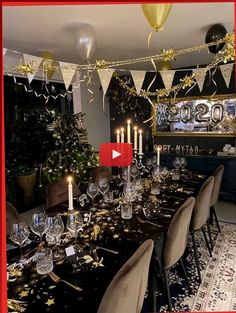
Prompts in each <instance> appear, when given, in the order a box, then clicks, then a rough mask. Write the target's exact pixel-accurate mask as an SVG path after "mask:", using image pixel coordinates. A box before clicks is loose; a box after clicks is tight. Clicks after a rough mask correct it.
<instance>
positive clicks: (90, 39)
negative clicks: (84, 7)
mask: <svg viewBox="0 0 236 313" xmlns="http://www.w3.org/2000/svg"><path fill="white" fill-rule="evenodd" d="M76 48H77V49H78V52H79V55H80V57H81V59H83V60H84V61H88V60H90V59H91V57H92V56H93V55H94V52H95V49H96V34H95V31H94V29H93V27H92V26H90V25H86V24H84V25H81V26H80V28H79V29H78V31H77V38H76Z"/></svg>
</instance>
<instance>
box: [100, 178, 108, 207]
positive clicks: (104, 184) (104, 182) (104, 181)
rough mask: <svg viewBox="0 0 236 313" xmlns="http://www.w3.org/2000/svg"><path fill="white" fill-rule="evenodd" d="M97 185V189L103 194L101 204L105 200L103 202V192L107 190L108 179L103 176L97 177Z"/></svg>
mask: <svg viewBox="0 0 236 313" xmlns="http://www.w3.org/2000/svg"><path fill="white" fill-rule="evenodd" d="M97 187H98V191H99V192H100V193H101V194H102V196H103V204H102V205H103V206H104V205H105V202H104V195H105V193H106V192H107V191H108V190H109V182H108V179H107V178H104V177H100V178H99V179H98V182H97Z"/></svg>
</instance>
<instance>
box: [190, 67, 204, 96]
mask: <svg viewBox="0 0 236 313" xmlns="http://www.w3.org/2000/svg"><path fill="white" fill-rule="evenodd" d="M192 71H193V73H194V74H195V78H196V81H197V83H198V87H199V90H200V92H202V88H203V85H204V81H205V77H206V72H205V68H198V69H196V68H194V69H192Z"/></svg>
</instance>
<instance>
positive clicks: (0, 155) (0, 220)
mask: <svg viewBox="0 0 236 313" xmlns="http://www.w3.org/2000/svg"><path fill="white" fill-rule="evenodd" d="M157 2H158V1H155V0H142V1H136V0H133V1H68V2H66V1H63V0H61V1H12V0H9V1H2V2H1V8H0V10H1V12H0V14H1V17H0V19H1V21H0V27H1V36H2V7H3V6H29V5H30V6H35V5H37V6H39V5H76V4H78V5H95V4H96V5H100V4H101V5H102V4H140V3H157ZM159 2H160V3H165V2H166V3H202V2H213V3H216V2H234V4H235V6H234V18H236V0H230V1H224V0H223V1H222V0H208V1H207V0H199V1H197V0H192V1H184V0H182V1H181V0H172V1H170V0H161V1H159ZM2 48H3V47H2V40H1V51H2ZM1 62H2V64H1V69H2V73H1V80H0V82H1V100H2V101H1V107H0V121H1V123H0V125H1V127H0V138H1V143H0V175H1V179H0V196H1V209H0V225H1V227H0V312H1V313H7V281H6V222H5V221H6V201H5V194H6V190H5V188H6V187H5V149H4V148H5V147H4V139H5V137H4V93H3V90H4V89H3V87H4V86H3V55H2V58H1ZM235 73H236V71H235ZM235 76H236V74H235ZM235 84H236V82H235ZM235 89H236V86H235ZM225 313H226V312H225ZM228 313H230V312H228Z"/></svg>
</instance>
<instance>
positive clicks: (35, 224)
mask: <svg viewBox="0 0 236 313" xmlns="http://www.w3.org/2000/svg"><path fill="white" fill-rule="evenodd" d="M30 229H31V231H32V232H33V233H35V234H36V235H38V236H39V237H40V242H42V237H43V234H44V233H45V232H46V229H47V216H46V214H45V212H37V213H34V214H33V215H32V219H31V225H30Z"/></svg>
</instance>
